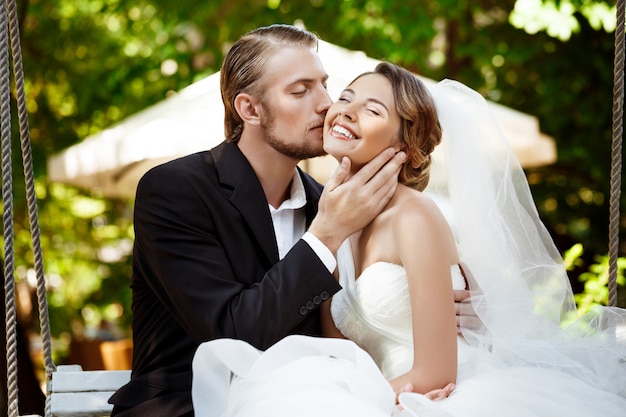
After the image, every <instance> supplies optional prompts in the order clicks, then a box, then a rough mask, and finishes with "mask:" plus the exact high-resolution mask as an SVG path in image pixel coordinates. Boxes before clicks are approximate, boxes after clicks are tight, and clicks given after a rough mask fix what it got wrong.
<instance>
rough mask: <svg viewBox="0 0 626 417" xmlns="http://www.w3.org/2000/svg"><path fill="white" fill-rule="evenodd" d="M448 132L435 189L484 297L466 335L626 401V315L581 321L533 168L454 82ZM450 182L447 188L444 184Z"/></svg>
mask: <svg viewBox="0 0 626 417" xmlns="http://www.w3.org/2000/svg"><path fill="white" fill-rule="evenodd" d="M431 94H432V95H433V98H434V99H435V103H436V106H437V111H438V115H439V120H440V123H441V126H442V130H443V139H442V143H441V145H439V146H442V147H443V164H442V165H443V169H441V170H439V171H433V175H444V176H445V177H446V178H445V179H443V180H441V179H438V178H433V179H432V180H431V182H430V184H431V185H429V187H428V188H427V190H426V192H428V193H431V194H433V195H434V196H436V197H437V198H436V200H443V201H447V207H446V208H445V209H444V210H443V211H444V212H446V211H449V214H450V219H449V220H450V221H451V223H452V226H453V231H454V233H455V237H456V238H457V243H458V248H459V253H460V257H461V259H462V260H463V262H465V263H466V264H467V265H469V268H470V269H471V271H472V273H473V276H474V278H475V279H476V281H477V283H478V286H479V291H478V294H477V295H475V296H473V297H472V299H471V302H472V305H473V307H474V309H475V311H476V313H477V315H478V316H479V317H480V319H481V321H482V322H483V323H484V328H483V329H481V330H480V331H468V330H465V331H464V332H463V335H464V337H465V339H466V340H467V341H468V342H469V343H470V344H471V345H477V346H478V345H480V346H484V347H486V348H487V349H489V350H491V352H492V353H493V354H495V355H497V356H498V357H500V358H502V359H503V360H504V362H505V363H507V364H509V365H521V366H525V365H532V366H541V367H547V368H551V369H556V370H561V371H564V372H567V373H570V374H572V375H573V376H577V377H579V378H581V379H583V380H585V381H587V382H588V383H590V384H592V385H594V386H597V387H602V388H604V389H606V390H607V391H610V392H615V393H618V394H620V395H622V396H626V327H625V326H626V311H625V310H624V309H620V308H610V307H600V308H597V309H595V310H593V311H592V312H590V313H589V314H587V315H586V316H584V317H578V316H577V311H576V305H575V302H574V296H573V293H572V288H571V285H570V283H569V280H568V277H567V273H566V270H565V266H564V264H563V260H562V257H561V255H560V254H559V252H558V250H557V248H556V246H555V245H554V242H553V240H552V238H551V237H550V235H549V233H548V231H547V229H546V228H545V226H544V225H543V223H542V222H541V219H540V218H539V214H538V212H537V209H536V206H535V204H534V201H533V198H532V195H531V193H530V188H529V185H528V182H527V180H526V176H525V173H524V171H523V170H522V168H521V166H520V164H519V162H518V161H517V159H516V157H515V154H514V153H513V150H512V148H511V147H510V146H509V144H508V142H507V140H506V138H505V137H504V134H503V132H502V131H501V130H500V128H499V127H498V123H497V122H496V121H495V120H494V119H493V116H492V115H491V113H490V111H489V109H488V106H487V103H486V101H485V100H484V98H483V97H482V96H481V95H480V94H478V93H477V92H475V91H474V90H471V89H470V88H468V87H466V86H464V85H463V84H461V83H458V82H456V81H452V80H443V81H441V82H439V83H438V84H436V85H434V86H433V87H431ZM442 184H444V185H442Z"/></svg>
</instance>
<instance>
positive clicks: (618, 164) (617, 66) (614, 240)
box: [608, 0, 624, 307]
mask: <svg viewBox="0 0 626 417" xmlns="http://www.w3.org/2000/svg"><path fill="white" fill-rule="evenodd" d="M616 8H617V12H616V17H617V21H616V25H615V59H614V63H613V145H612V148H611V191H610V192H611V196H610V204H609V282H608V289H609V300H608V305H609V306H612V307H615V306H616V305H617V258H618V252H619V226H620V225H619V223H620V195H621V188H622V182H621V178H622V175H621V173H622V133H623V130H624V127H623V123H624V0H617V4H616Z"/></svg>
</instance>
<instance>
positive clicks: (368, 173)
mask: <svg viewBox="0 0 626 417" xmlns="http://www.w3.org/2000/svg"><path fill="white" fill-rule="evenodd" d="M394 155H395V151H394V150H393V148H387V149H385V150H384V151H382V152H381V153H379V154H378V155H376V157H375V158H374V159H372V160H371V161H369V162H368V163H367V164H365V165H364V166H363V167H362V168H361V169H359V172H357V173H356V174H355V175H354V178H355V179H357V180H359V181H360V182H361V183H362V184H365V183H367V182H368V181H369V180H370V179H372V177H374V176H375V175H376V173H377V172H378V171H380V170H381V168H382V167H383V166H385V164H386V163H387V162H389V160H391V159H392V158H393V157H394Z"/></svg>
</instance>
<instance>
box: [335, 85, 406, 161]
mask: <svg viewBox="0 0 626 417" xmlns="http://www.w3.org/2000/svg"><path fill="white" fill-rule="evenodd" d="M399 130H400V116H398V113H397V111H396V106H395V101H394V98H393V91H392V88H391V82H390V81H389V80H388V79H387V78H385V77H384V76H382V75H380V74H368V75H364V76H362V77H360V78H359V79H357V80H356V81H354V82H353V83H352V84H350V85H349V86H348V87H347V88H346V89H345V90H343V92H342V93H341V95H340V96H339V99H338V100H337V101H336V102H335V103H334V104H332V105H331V106H330V108H329V109H328V113H327V114H326V119H325V123H324V150H325V151H326V152H328V153H329V154H330V155H332V156H334V157H335V159H337V160H341V158H342V157H343V156H348V157H349V158H350V160H351V161H352V171H353V172H354V171H357V170H358V169H360V168H361V167H362V166H363V165H365V164H366V163H367V162H369V161H370V160H372V159H373V158H374V157H375V156H376V155H378V154H379V153H380V152H381V151H382V150H384V149H386V148H388V147H394V148H396V151H399V150H400V149H401V148H402V143H401V142H400V140H399V139H398V133H399Z"/></svg>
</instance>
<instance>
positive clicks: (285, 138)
mask: <svg viewBox="0 0 626 417" xmlns="http://www.w3.org/2000/svg"><path fill="white" fill-rule="evenodd" d="M266 66H267V68H268V70H269V71H271V73H270V75H269V77H268V79H267V82H266V90H265V98H264V101H263V117H262V125H263V127H264V128H265V136H266V141H267V143H268V144H270V145H271V146H272V147H273V148H274V149H276V150H277V151H279V152H281V153H282V154H284V155H287V156H289V157H291V158H293V159H296V160H302V159H307V158H312V157H315V156H320V155H323V154H324V149H323V142H322V134H323V128H324V116H325V115H326V111H327V110H328V107H329V106H330V105H331V104H332V100H331V99H330V96H329V95H328V91H326V80H327V78H328V75H327V74H326V72H325V71H324V68H323V66H322V62H321V61H320V59H319V56H318V55H317V52H315V50H313V49H310V48H306V47H293V48H283V49H281V50H279V51H278V52H276V53H275V54H274V55H273V56H272V57H271V58H270V59H269V60H268V62H267V63H266Z"/></svg>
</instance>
